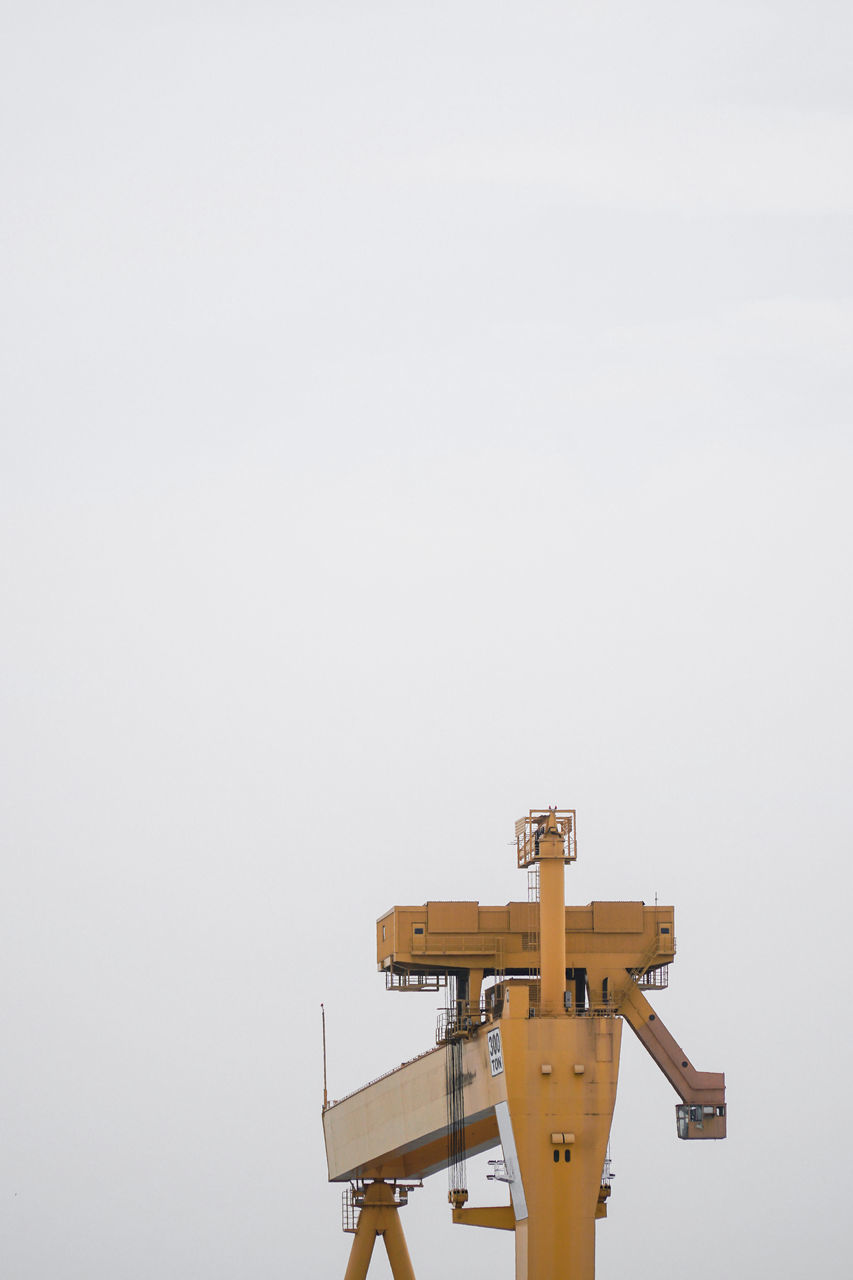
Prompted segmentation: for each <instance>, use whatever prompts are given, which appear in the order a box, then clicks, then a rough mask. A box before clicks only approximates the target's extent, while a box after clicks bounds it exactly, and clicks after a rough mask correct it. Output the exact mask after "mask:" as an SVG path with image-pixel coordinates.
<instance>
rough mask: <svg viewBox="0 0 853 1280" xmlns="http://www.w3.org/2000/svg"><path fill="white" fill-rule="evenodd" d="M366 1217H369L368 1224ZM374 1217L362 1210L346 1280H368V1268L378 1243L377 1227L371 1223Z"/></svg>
mask: <svg viewBox="0 0 853 1280" xmlns="http://www.w3.org/2000/svg"><path fill="white" fill-rule="evenodd" d="M365 1217H367V1221H366V1222H365ZM372 1217H374V1214H373V1213H371V1212H370V1211H368V1212H367V1214H365V1211H364V1209H362V1211H361V1214H360V1215H359V1219H358V1226H357V1227H356V1231H355V1239H354V1240H353V1242H352V1249H351V1250H350V1255H349V1262H348V1263H347V1269H346V1275H345V1276H344V1280H367V1268H368V1267H369V1266H370V1259H371V1258H372V1257H373V1246H374V1245H375V1243H376V1227H375V1226H374V1224H373V1223H372V1222H371V1221H370V1219H371V1218H372Z"/></svg>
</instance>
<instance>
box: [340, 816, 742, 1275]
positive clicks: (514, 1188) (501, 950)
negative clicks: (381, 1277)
mask: <svg viewBox="0 0 853 1280" xmlns="http://www.w3.org/2000/svg"><path fill="white" fill-rule="evenodd" d="M516 852H517V860H518V866H519V868H522V869H526V870H527V874H528V900H527V901H526V902H525V901H522V902H510V903H507V904H506V905H505V906H495V907H492V906H483V905H481V904H480V903H479V902H427V903H426V904H425V905H423V906H416V907H392V909H391V910H390V911H388V912H387V913H386V914H385V915H383V916H381V917H380V919H379V920H378V921H377V925H376V930H377V933H376V945H377V961H378V967H379V970H380V971H381V972H383V973H384V974H385V981H386V986H387V987H388V989H389V990H391V991H446V992H447V1001H446V1007H445V1008H444V1009H442V1010H441V1012H440V1015H439V1020H438V1030H437V1036H436V1040H437V1044H436V1047H435V1048H433V1049H430V1050H429V1051H427V1052H426V1053H423V1054H421V1055H420V1057H418V1058H415V1059H413V1060H412V1061H410V1062H407V1063H404V1064H403V1065H402V1066H400V1067H398V1068H396V1069H395V1070H393V1071H389V1072H388V1074H387V1075H385V1076H382V1077H381V1078H380V1079H379V1080H376V1081H374V1082H373V1083H372V1084H369V1085H367V1086H366V1087H364V1088H362V1089H359V1090H357V1091H356V1092H355V1093H352V1094H350V1095H349V1096H348V1097H346V1098H343V1099H341V1100H340V1101H337V1102H331V1103H330V1102H328V1100H327V1098H326V1097H325V1094H324V1099H323V1130H324V1135H325V1142H326V1158H327V1162H328V1169H329V1180H330V1181H332V1182H345V1183H348V1184H349V1185H348V1187H347V1189H346V1191H345V1192H344V1224H343V1225H344V1230H348V1231H351V1232H352V1233H353V1236H354V1239H353V1244H352V1250H351V1253H350V1258H349V1264H348V1266H347V1270H346V1275H345V1280H364V1277H365V1276H366V1275H367V1270H368V1267H369V1264H370V1259H371V1256H372V1252H373V1247H374V1244H375V1241H376V1238H377V1236H382V1237H383V1239H384V1243H385V1247H386V1250H387V1252H388V1258H389V1262H390V1264H391V1270H392V1273H393V1275H394V1277H395V1280H414V1271H413V1269H412V1263H411V1260H410V1257H409V1253H408V1249H407V1247H406V1241H405V1238H404V1236H403V1231H402V1226H401V1224H400V1220H399V1210H400V1208H401V1207H402V1206H403V1205H404V1204H405V1203H406V1202H407V1199H408V1195H409V1193H410V1191H411V1190H412V1189H413V1187H416V1186H418V1185H420V1183H421V1182H422V1180H423V1178H425V1177H428V1176H429V1175H431V1174H433V1173H437V1172H439V1171H440V1170H442V1169H447V1170H448V1171H449V1178H450V1193H449V1200H450V1205H451V1210H452V1217H453V1221H454V1222H455V1223H460V1224H465V1225H469V1226H478V1227H491V1228H496V1229H499V1230H508V1231H513V1232H514V1233H515V1276H516V1280H593V1278H594V1275H595V1223H596V1219H598V1218H604V1217H606V1216H607V1200H608V1197H609V1195H610V1169H609V1159H608V1139H609V1134H610V1123H611V1119H612V1116H613V1107H614V1103H615V1100H616V1083H617V1077H618V1073H619V1050H620V1044H621V1036H622V1022H623V1020H624V1021H625V1022H627V1023H628V1026H629V1027H630V1028H631V1030H632V1031H633V1032H634V1033H635V1035H636V1036H637V1037H638V1039H639V1040H640V1043H641V1044H642V1045H643V1047H644V1048H645V1049H646V1050H647V1051H648V1053H649V1054H650V1055H651V1057H652V1058H653V1059H654V1061H655V1062H656V1063H657V1065H658V1066H659V1067H660V1069H661V1071H662V1072H663V1073H664V1075H665V1076H666V1078H667V1079H668V1080H669V1082H670V1084H672V1086H673V1088H674V1089H675V1091H676V1093H677V1094H678V1096H679V1098H680V1100H681V1101H680V1102H679V1103H678V1105H677V1106H676V1108H675V1112H676V1128H677V1133H678V1136H679V1138H684V1139H709V1138H724V1137H725V1136H726V1102H725V1077H724V1076H723V1075H722V1074H721V1073H717V1072H708V1071H697V1070H696V1069H695V1068H694V1067H693V1065H692V1063H691V1062H690V1060H689V1059H688V1057H687V1055H686V1054H685V1053H684V1052H683V1050H682V1049H681V1048H680V1046H679V1045H678V1044H677V1043H676V1041H675V1040H674V1039H673V1037H672V1036H671V1035H670V1033H669V1032H668V1031H667V1030H666V1028H665V1027H664V1025H663V1023H662V1022H661V1020H660V1018H659V1017H658V1016H657V1014H656V1013H655V1012H654V1011H653V1009H652V1006H651V1005H650V1004H649V1002H648V1000H647V999H646V996H645V994H644V992H645V991H646V990H650V989H661V988H663V987H665V986H666V985H667V976H668V970H669V964H670V963H671V961H672V960H673V959H674V957H675V932H674V929H675V924H674V910H673V908H672V907H668V906H658V905H657V904H656V905H655V906H653V907H650V906H646V905H645V904H644V903H642V902H592V903H590V904H589V905H587V906H568V907H567V906H566V903H565V868H566V865H567V864H568V863H571V862H573V861H574V860H575V858H576V856H577V843H576V816H575V812H574V810H572V809H531V810H530V812H529V813H528V814H527V816H526V817H524V818H521V819H519V821H518V822H517V823H516ZM498 1145H500V1147H501V1148H502V1153H501V1154H502V1158H501V1159H500V1160H494V1161H491V1162H490V1163H491V1164H492V1168H493V1175H492V1176H494V1177H495V1178H497V1179H499V1180H501V1181H503V1182H505V1183H506V1185H507V1188H508V1203H507V1204H506V1205H499V1206H494V1205H489V1206H483V1207H479V1208H478V1207H475V1206H472V1205H469V1204H468V1203H467V1201H468V1191H467V1187H466V1185H465V1158H466V1156H473V1155H476V1154H478V1153H480V1152H482V1151H486V1150H488V1149H489V1148H492V1147H497V1146H498Z"/></svg>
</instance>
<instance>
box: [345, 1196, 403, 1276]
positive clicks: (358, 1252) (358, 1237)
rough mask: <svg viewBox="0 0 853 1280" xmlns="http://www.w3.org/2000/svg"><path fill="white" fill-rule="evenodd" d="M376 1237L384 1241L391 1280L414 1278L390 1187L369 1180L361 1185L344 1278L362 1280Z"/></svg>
mask: <svg viewBox="0 0 853 1280" xmlns="http://www.w3.org/2000/svg"><path fill="white" fill-rule="evenodd" d="M377 1236H382V1237H383V1238H384V1240H385V1252H386V1253H387V1254H388V1261H389V1263H390V1264H391V1274H392V1275H393V1277H394V1280H415V1273H414V1271H413V1270H412V1260H411V1258H410V1257H409V1250H408V1247H407V1246H406V1237H405V1236H404V1235H403V1227H402V1224H401V1222H400V1211H399V1209H398V1207H397V1205H396V1203H395V1201H394V1188H393V1187H392V1186H390V1185H389V1183H387V1182H371V1183H369V1184H368V1186H367V1187H366V1188H365V1191H364V1205H363V1207H362V1210H361V1212H360V1213H359V1215H358V1225H357V1227H356V1230H355V1239H354V1240H353V1242H352V1249H351V1251H350V1256H349V1262H348V1263H347V1269H346V1275H345V1276H344V1280H366V1276H367V1269H368V1267H369V1266H370V1259H371V1258H372V1257H373V1246H374V1245H375V1243H376V1237H377Z"/></svg>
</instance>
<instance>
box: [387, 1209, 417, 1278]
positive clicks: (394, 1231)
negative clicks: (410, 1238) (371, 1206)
mask: <svg viewBox="0 0 853 1280" xmlns="http://www.w3.org/2000/svg"><path fill="white" fill-rule="evenodd" d="M386 1212H388V1218H387V1225H386V1227H385V1252H386V1253H387V1254H388V1261H389V1262H390V1264H391V1274H392V1276H393V1277H394V1280H415V1273H414V1271H413V1270H412V1260H411V1258H410V1257H409V1249H408V1246H407V1245H406V1237H405V1236H404V1235H403V1224H402V1223H401V1221H400V1211H399V1209H397V1208H396V1207H395V1208H394V1209H391V1210H388V1211H386Z"/></svg>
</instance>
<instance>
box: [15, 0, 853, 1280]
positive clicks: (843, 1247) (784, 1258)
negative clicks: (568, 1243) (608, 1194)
mask: <svg viewBox="0 0 853 1280" xmlns="http://www.w3.org/2000/svg"><path fill="white" fill-rule="evenodd" d="M0 37H2V38H0V116H1V117H2V153H0V174H2V186H3V193H4V199H3V218H2V232H0V254H2V259H3V281H4V285H3V291H2V300H0V316H2V326H3V329H2V342H0V361H2V426H0V447H2V455H0V485H1V486H2V511H0V557H2V559H1V560H0V573H2V577H1V578H0V581H2V593H3V596H2V598H3V606H4V607H3V613H4V623H3V628H2V725H3V733H2V749H3V770H2V817H1V818H0V821H2V849H3V893H2V896H1V897H0V1018H2V1027H3V1042H4V1046H5V1047H4V1052H3V1053H2V1055H0V1133H2V1140H0V1257H2V1259H3V1267H2V1269H3V1274H4V1276H8V1277H9V1278H10V1280H43V1278H44V1277H47V1276H50V1277H57V1278H59V1280H152V1278H154V1277H156V1280H173V1278H174V1280H185V1277H187V1276H192V1277H198V1278H199V1280H231V1278H232V1277H233V1278H237V1277H240V1280H244V1278H248V1277H251V1278H252V1280H272V1278H273V1277H280V1276H284V1275H300V1276H301V1275H304V1276H309V1275H310V1276H315V1275H316V1276H321V1277H323V1280H336V1277H342V1276H343V1272H344V1269H345V1264H346V1255H347V1249H348V1246H349V1238H348V1237H345V1236H343V1235H342V1234H341V1233H340V1230H339V1190H338V1189H337V1188H333V1187H332V1188H330V1187H328V1186H327V1184H326V1182H325V1162H324V1154H323V1146H322V1134H321V1128H320V1119H319V1107H320V1101H321V1091H322V1082H321V1061H320V1052H319V1003H320V1001H321V1000H325V1001H326V1005H327V1010H328V1015H329V1051H330V1060H329V1065H330V1077H331V1078H330V1087H331V1090H332V1092H333V1094H335V1095H339V1094H342V1093H344V1092H347V1091H349V1090H350V1089H352V1088H355V1087H356V1086H358V1085H359V1084H360V1083H363V1082H364V1081H366V1080H368V1079H370V1078H371V1077H373V1076H375V1075H377V1074H379V1073H380V1072H382V1071H384V1070H386V1069H387V1068H389V1067H391V1066H394V1065H396V1064H397V1063H398V1062H400V1061H401V1060H402V1059H404V1058H407V1057H409V1056H411V1055H413V1054H414V1053H417V1052H419V1051H420V1050H422V1049H423V1048H426V1047H427V1046H428V1045H429V1044H430V1043H431V1041H432V1037H433V1028H434V1010H435V1001H434V998H433V997H430V996H423V997H420V998H418V997H410V998H402V997H397V996H390V995H386V993H385V991H384V989H383V985H382V980H381V978H380V977H379V976H378V975H377V974H376V973H375V957H374V953H373V921H374V918H375V917H376V916H377V915H378V914H380V913H381V912H382V911H384V910H385V909H386V908H387V907H388V906H390V905H391V904H393V903H395V902H401V903H405V902H421V901H424V900H426V899H427V898H443V897H446V898H450V897H457V898H467V897H471V898H479V899H480V900H481V901H494V902H503V901H506V900H508V899H509V898H523V897H525V896H526V884H525V882H524V877H523V876H521V875H520V874H519V873H518V872H516V871H514V870H513V853H512V849H511V848H510V847H509V842H510V840H511V839H512V824H513V821H514V819H515V818H516V817H518V816H519V814H521V813H522V812H524V811H525V810H526V809H528V808H529V807H530V806H531V805H538V804H548V803H554V804H560V805H573V806H575V807H576V808H577V810H578V820H579V850H580V856H579V861H578V863H577V865H576V866H575V867H573V868H572V870H571V873H570V875H569V878H568V881H569V883H568V892H569V896H570V900H572V901H577V902H586V901H589V900H590V899H592V898H595V897H597V898H607V897H625V898H632V897H637V898H643V899H645V900H646V901H652V900H653V899H654V895H655V893H656V892H657V893H659V895H660V898H661V901H664V902H670V901H671V902H674V904H675V906H676V911H677V916H676V920H677V931H678V938H679V955H678V960H677V963H676V965H675V966H674V968H673V970H672V975H671V984H670V989H669V991H668V992H666V993H664V994H662V995H661V996H659V997H658V998H657V1001H656V1003H657V1006H658V1008H659V1011H660V1013H661V1015H662V1016H663V1018H664V1019H665V1020H666V1022H667V1023H668V1025H669V1026H670V1027H671V1029H672V1030H673V1032H674V1033H675V1034H676V1035H677V1036H678V1037H679V1038H681V1039H682V1041H683V1043H684V1045H685V1047H686V1048H688V1049H689V1052H690V1053H691V1057H692V1059H693V1061H695V1062H696V1063H697V1064H698V1065H699V1066H700V1067H702V1068H707V1069H711V1070H716V1069H724V1070H725V1071H726V1072H727V1077H728V1088H729V1102H730V1125H729V1130H730V1137H729V1139H728V1141H727V1142H726V1143H723V1144H713V1145H710V1144H684V1143H679V1142H678V1140H677V1139H676V1137H675V1125H674V1103H675V1096H674V1094H672V1091H671V1090H670V1089H669V1086H668V1085H667V1084H666V1082H665V1081H664V1080H663V1079H662V1077H660V1076H659V1075H658V1074H657V1073H656V1071H655V1069H654V1067H653V1066H652V1065H651V1063H649V1062H648V1061H647V1060H646V1059H645V1058H644V1056H643V1054H642V1051H641V1050H640V1049H639V1046H637V1045H636V1044H635V1043H634V1041H633V1039H632V1038H631V1036H630V1033H627V1032H626V1038H625V1045H624V1050H623V1072H622V1080H621V1083H620V1097H619V1102H618V1104H617V1116H616V1122H615V1126H614V1134H613V1156H614V1167H615V1169H616V1173H617V1178H616V1182H615V1186H614V1195H613V1198H612V1201H611V1208H610V1216H609V1219H608V1220H607V1221H606V1222H603V1223H601V1224H600V1226H599V1232H598V1251H599V1254H598V1256H599V1269H598V1274H599V1280H608V1277H610V1278H614V1277H616V1276H621V1275H624V1274H625V1273H626V1270H627V1269H630V1273H631V1275H632V1276H633V1277H635V1280H652V1277H658V1276H659V1275H660V1274H661V1269H662V1268H663V1269H664V1270H666V1271H672V1272H676V1273H679V1274H682V1275H683V1274H686V1272H687V1271H689V1275H690V1280H711V1278H712V1277H713V1280H717V1278H718V1277H719V1276H720V1275H725V1276H727V1277H733V1278H739V1277H744V1280H746V1277H752V1276H754V1275H755V1274H764V1273H767V1274H772V1275H773V1276H775V1277H777V1278H778V1280H801V1277H802V1276H804V1275H806V1274H811V1273H812V1272H813V1271H814V1270H815V1269H818V1270H819V1271H820V1274H821V1276H822V1277H825V1280H842V1278H843V1280H846V1277H847V1275H848V1272H849V1247H848V1244H847V1228H846V1212H847V1211H846V1193H847V1191H848V1189H849V1187H850V1185H851V1181H853V1177H851V1167H850V1156H849V1151H848V1144H847V1142H846V1136H845V1135H846V1132H847V1128H848V1126H849V1122H850V1120H851V1118H853V1117H851V1110H853V1108H851V1103H850V1100H849V1097H848V1095H847V1091H846V1078H847V1076H848V1074H849V1073H850V1071H851V1069H853V1051H851V1040H850V1032H849V1027H848V1025H847V1022H846V1015H845V1013H844V1010H845V1006H846V994H845V992H846V985H845V974H846V969H847V963H846V962H847V947H846V941H847V936H848V933H849V928H848V926H847V897H848V891H849V885H850V882H851V875H850V869H849V865H848V859H849V857H850V854H851V816H853V801H851V797H850V772H851V746H853V727H851V725H853V715H851V713H853V706H851V692H850V679H849V673H848V669H849V654H850V650H851V622H852V621H853V600H851V580H850V572H849V568H848V563H849V559H850V543H851V530H852V529H853V517H851V505H850V489H851V461H853V442H852V441H851V391H853V378H851V367H850V354H851V338H853V305H851V279H852V278H853V264H852V263H851V249H850V220H851V212H853V179H851V174H853V165H851V149H852V148H851V143H853V86H851V78H850V52H851V38H853V20H851V13H850V8H849V5H848V4H845V3H841V2H839V3H834V2H830V0H816V2H815V3H813V4H811V5H808V6H804V5H802V4H800V3H793V0H787V2H786V0H779V2H778V3H773V4H770V3H754V2H752V0H740V2H739V3H737V4H735V3H731V2H730V0H722V2H721V3H718V4H716V5H713V6H711V5H706V6H698V5H695V6H685V5H684V4H676V3H673V2H669V0H667V2H664V0H651V3H649V4H646V5H637V4H628V3H626V2H625V0H614V2H613V3H609V4H607V3H601V0H597V3H594V4H593V3H588V2H583V3H562V4H556V3H552V2H551V0H547V2H546V0H542V2H541V3H537V2H535V0H534V2H533V3H530V2H528V3H526V4H524V5H520V4H506V3H504V4H499V5H495V4H493V3H492V4H486V3H462V4H460V3H454V4H448V3H443V2H441V0H440V2H438V3H431V4H429V5H423V4H422V5H415V4H402V3H394V4H392V3H388V2H387V0H383V2H381V3H380V2H373V3H370V2H367V0H365V2H363V3H359V4H353V3H349V4H343V3H324V2H323V0H313V2H312V3H310V4H309V3H307V2H306V3H294V2H292V0H291V2H288V0H279V3H276V4H272V3H257V2H255V0H243V2H242V3H240V4H236V3H207V4H201V3H189V2H188V0H172V2H171V3H169V4H164V3H157V0H154V2H152V3H146V4H144V5H142V4H124V5H116V4H106V3H86V2H85V0H80V3H77V4H75V5H67V4H66V5H62V4H58V3H55V4H47V3H39V2H38V0H34V2H33V3H30V4H27V5H22V4H17V5H16V4H10V3H7V4H6V5H4V6H2V8H0ZM471 1194H472V1202H474V1201H475V1200H476V1199H477V1198H478V1197H479V1196H480V1195H482V1196H483V1197H485V1195H486V1194H487V1185H486V1183H485V1180H484V1170H483V1168H482V1165H478V1164H477V1163H476V1162H475V1163H474V1164H473V1165H472V1168H471ZM445 1197H446V1182H445V1179H444V1177H443V1175H439V1176H438V1177H437V1178H435V1179H434V1180H433V1182H432V1184H430V1185H429V1186H428V1187H426V1188H425V1189H424V1190H423V1191H421V1192H419V1193H418V1194H417V1196H413V1198H412V1201H411V1204H410V1207H409V1208H408V1209H407V1210H406V1216H405V1219H404V1226H405V1228H406V1230H407V1233H408V1236H409V1240H410V1247H411V1251H412V1255H413V1260H414V1264H415V1268H416V1272H417V1274H418V1277H419V1280H439V1278H440V1277H444V1276H446V1275H457V1274H462V1273H463V1272H464V1273H466V1274H467V1275H469V1276H471V1277H472V1280H479V1278H480V1277H485V1276H487V1275H488V1276H489V1277H490V1280H491V1278H492V1277H494V1276H502V1275H505V1276H507V1277H510V1276H511V1275H512V1247H511V1241H509V1240H507V1239H506V1238H504V1235H503V1233H498V1232H475V1231H469V1232H467V1233H465V1232H462V1231H461V1229H460V1228H454V1227H452V1225H451V1223H450V1220H449V1211H448V1209H447V1206H446V1201H445ZM374 1266H375V1268H376V1272H375V1274H376V1276H377V1278H378V1280H381V1278H382V1277H383V1276H387V1274H388V1272H387V1268H386V1267H385V1264H384V1259H383V1258H381V1257H380V1256H379V1255H378V1254H377V1258H376V1260H375V1263H374Z"/></svg>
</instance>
